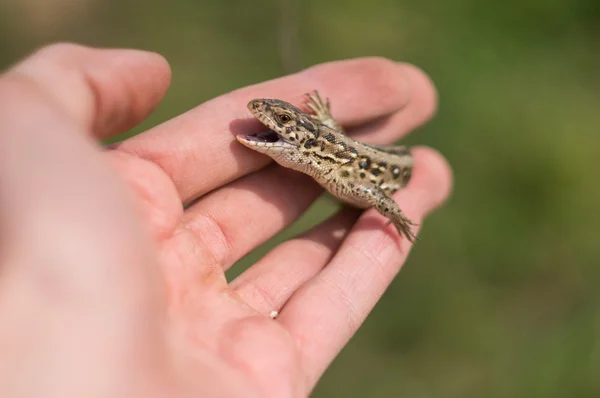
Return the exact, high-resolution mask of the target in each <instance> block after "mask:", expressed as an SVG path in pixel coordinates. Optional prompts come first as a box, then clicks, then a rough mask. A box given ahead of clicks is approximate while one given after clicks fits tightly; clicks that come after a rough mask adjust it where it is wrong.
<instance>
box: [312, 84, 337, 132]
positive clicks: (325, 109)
mask: <svg viewBox="0 0 600 398" xmlns="http://www.w3.org/2000/svg"><path fill="white" fill-rule="evenodd" d="M305 96H306V102H305V103H304V104H305V105H306V106H307V107H308V109H310V110H311V111H312V113H313V114H314V115H315V117H316V118H317V119H318V120H319V121H320V122H321V123H323V124H324V125H325V126H327V127H329V128H331V129H334V130H335V131H337V132H340V133H343V132H344V130H343V128H342V126H341V125H340V124H339V123H338V122H336V121H335V119H334V118H333V116H331V104H330V102H329V98H327V99H326V100H325V101H323V98H322V97H321V94H319V92H318V91H316V90H315V92H314V93H308V94H305Z"/></svg>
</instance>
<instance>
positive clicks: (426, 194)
mask: <svg viewBox="0 0 600 398" xmlns="http://www.w3.org/2000/svg"><path fill="white" fill-rule="evenodd" d="M412 152H413V156H414V158H415V165H414V169H413V176H412V179H411V181H410V182H409V184H408V186H407V189H406V195H408V196H410V199H409V201H410V202H411V203H413V206H417V207H418V211H419V212H420V213H422V214H423V216H425V215H427V214H429V213H431V212H432V211H434V210H435V209H436V208H438V207H439V206H441V205H442V204H443V203H444V202H445V201H446V200H447V199H448V197H449V196H450V193H451V192H452V186H453V173H452V168H451V167H450V164H449V163H448V161H447V160H446V158H444V156H443V155H442V154H441V153H440V152H438V151H437V150H435V149H432V148H429V147H423V146H421V147H415V148H413V150H412Z"/></svg>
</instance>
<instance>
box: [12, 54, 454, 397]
mask: <svg viewBox="0 0 600 398" xmlns="http://www.w3.org/2000/svg"><path fill="white" fill-rule="evenodd" d="M168 83H169V69H168V66H167V64H166V63H165V62H164V60H163V59H162V58H161V57H159V56H157V55H155V54H149V53H144V52H139V51H131V50H93V49H88V48H83V47H78V46H73V45H57V46H52V47H49V48H46V49H44V50H42V51H40V52H38V53H36V54H34V55H33V56H32V57H30V58H29V59H27V60H25V61H23V62H22V63H20V64H19V65H17V66H15V67H14V68H13V69H12V70H10V71H8V72H7V73H6V74H5V75H4V76H3V77H2V79H1V80H0V120H2V122H0V126H1V127H2V133H0V139H1V140H2V142H0V147H1V148H2V149H0V151H2V153H0V169H1V170H2V171H0V183H2V184H4V187H5V188H7V189H8V190H7V189H3V190H1V191H0V195H4V196H6V193H7V192H10V193H11V194H10V195H8V196H9V197H8V198H6V197H5V198H2V199H3V200H0V203H1V204H2V206H1V207H0V211H1V213H0V214H1V215H2V220H3V221H2V223H3V225H2V228H4V231H9V232H10V233H11V234H10V236H12V237H14V239H12V240H9V243H10V244H11V245H12V246H11V250H7V251H4V252H3V253H5V254H6V253H8V254H6V255H5V256H4V257H5V261H4V262H3V268H2V270H3V273H4V274H5V275H6V276H7V277H5V278H3V279H2V282H1V283H2V285H0V291H2V292H3V294H2V295H0V334H1V335H2V336H3V338H2V339H0V345H3V346H0V348H2V349H3V350H4V351H3V352H5V353H7V355H4V356H3V358H2V359H0V379H1V380H0V381H1V382H0V386H3V387H0V395H2V396H17V395H15V393H18V392H23V391H27V392H30V390H28V389H31V388H38V389H39V391H38V392H39V393H40V395H43V396H46V397H48V396H61V397H64V396H69V394H68V393H73V394H75V395H79V396H120V395H126V396H130V394H132V393H135V394H142V393H143V394H145V395H144V396H152V395H164V394H167V395H170V396H173V394H179V395H180V396H188V395H189V396H200V395H199V394H202V396H269V397H270V396H272V397H286V396H290V397H291V396H305V395H307V394H308V393H309V392H310V391H311V390H312V388H313V387H314V385H315V384H316V382H317V381H318V379H319V377H320V376H321V375H322V373H323V372H324V371H325V369H326V368H327V366H328V365H329V363H330V362H331V361H332V360H333V358H334V357H335V355H336V354H337V353H338V352H339V350H340V349H341V348H342V347H343V346H344V345H345V344H346V343H347V341H348V340H349V339H350V338H351V336H352V335H353V334H354V333H355V332H356V330H357V328H358V327H359V326H360V324H361V323H362V321H363V320H364V319H365V317H366V316H367V315H368V313H369V311H370V310H371V309H372V308H373V306H374V305H375V304H376V302H377V300H378V299H379V298H380V297H381V295H382V294H383V292H384V290H385V289H386V287H387V286H388V285H389V283H390V282H391V281H392V279H393V277H394V276H395V275H396V273H397V272H398V271H399V269H400V267H401V265H402V264H403V262H404V260H405V259H406V256H407V254H408V251H409V249H410V244H409V242H407V241H406V240H405V239H403V238H401V237H399V236H398V234H397V232H396V231H395V229H394V228H393V226H388V227H386V220H385V219H384V218H383V217H382V216H380V215H379V214H377V213H376V212H375V211H373V210H369V211H367V212H365V213H364V214H363V215H362V216H360V213H359V212H357V211H356V210H353V209H343V210H342V211H341V212H340V213H339V214H337V215H335V216H333V217H332V218H331V219H329V220H326V221H325V222H323V223H322V224H320V225H318V226H317V227H315V228H314V229H312V230H310V231H308V232H306V233H305V234H303V235H302V236H299V237H297V238H295V239H292V240H290V241H287V242H285V243H283V244H281V245H279V246H278V247H276V248H274V249H273V250H272V251H271V252H269V253H268V254H267V255H266V256H265V257H264V258H262V259H261V260H260V261H259V262H257V263H256V264H254V265H253V266H252V267H250V268H249V269H248V270H246V271H245V272H244V273H243V274H241V275H240V276H239V277H238V278H236V279H235V280H233V281H231V282H229V283H228V281H227V280H226V278H225V275H224V273H225V271H226V270H227V269H228V268H230V267H231V266H232V265H233V264H234V263H235V262H236V261H237V260H239V259H240V258H241V257H242V256H244V255H245V254H246V253H248V252H249V251H250V250H252V249H254V248H255V247H256V246H257V245H259V244H261V243H263V242H265V241H266V240H268V239H269V238H271V237H272V236H273V235H274V234H276V233H277V232H278V231H280V230H281V229H282V228H284V227H285V226H287V225H289V224H290V223H291V222H293V221H294V220H295V219H297V218H298V217H299V216H300V215H301V214H302V213H303V212H304V211H305V210H306V209H307V208H308V206H310V204H311V203H312V202H313V201H314V200H315V199H316V198H317V196H318V195H320V193H321V189H320V188H319V187H318V185H317V184H316V183H314V182H313V181H312V180H310V178H308V177H307V176H304V175H301V174H299V173H295V172H292V171H289V170H285V169H283V168H281V167H278V166H276V165H273V164H271V163H269V159H268V158H267V157H266V156H262V155H260V154H258V153H255V152H253V151H250V150H248V149H246V148H244V147H243V146H241V145H239V144H238V143H236V141H235V135H236V134H252V133H256V132H258V131H260V130H261V129H263V127H262V125H261V124H260V123H258V122H257V121H255V120H253V119H252V118H251V116H250V115H249V113H248V112H247V110H246V103H247V102H248V101H249V100H250V99H253V98H256V97H266V98H281V99H283V100H286V101H289V102H292V103H299V102H300V101H301V99H302V95H303V94H304V93H305V92H308V91H312V90H314V89H318V90H319V91H320V92H321V93H323V94H324V95H327V96H328V97H330V98H331V99H332V104H333V114H334V116H335V117H336V119H337V120H339V121H340V122H341V123H343V124H344V125H345V126H347V127H348V129H347V130H348V131H349V134H352V135H353V136H355V137H357V138H358V139H360V140H363V141H365V142H373V143H385V142H392V141H395V140H397V139H399V138H400V137H401V136H403V135H404V134H406V133H408V131H409V130H411V129H412V128H414V127H416V126H418V125H419V124H421V123H423V122H424V121H426V119H428V118H429V117H430V115H431V114H432V113H433V111H434V108H435V92H434V90H433V87H432V86H431V84H430V82H429V80H428V79H427V78H426V76H425V75H424V74H423V73H422V72H420V71H419V70H418V69H416V68H414V67H412V66H409V65H406V64H398V63H394V62H391V61H388V60H384V59H377V58H365V59H356V60H349V61H340V62H334V63H328V64H323V65H319V66H316V67H313V68H310V69H308V70H306V71H303V72H301V73H298V74H295V75H291V76H287V77H283V78H280V79H277V80H272V81H269V82H265V83H260V84H257V85H254V86H250V87H246V88H243V89H240V90H236V91H234V92H231V93H228V94H225V95H223V96H221V97H218V98H215V99H214V100H211V101H209V102H206V103H204V104H202V105H200V106H198V107H196V108H195V109H192V110H190V111H188V112H186V113H184V114H182V115H180V116H178V117H176V118H174V119H172V120H170V121H168V122H166V123H163V124H161V125H159V126H156V127H155V128H153V129H151V130H149V131H146V132H144V133H142V134H139V135H137V136H135V137H133V138H131V139H128V140H126V141H124V142H122V143H120V144H118V145H115V146H113V147H111V148H110V149H102V147H101V146H100V145H98V144H97V143H96V141H97V140H98V139H103V138H107V137H109V136H112V135H115V134H119V133H122V132H124V131H126V130H127V129H129V128H131V127H132V126H134V125H135V124H137V123H138V122H139V121H140V120H142V119H143V118H145V117H146V116H147V114H148V113H149V112H150V111H151V110H152V109H153V108H154V107H155V106H156V104H157V103H158V102H159V101H160V99H161V98H162V96H163V95H164V92H165V91H166V88H167V86H168ZM198 89H199V90H201V89H202V88H201V87H200V88H198ZM32 115H33V116H32ZM17 133H18V134H17ZM11 154H12V155H11ZM15 154H16V155H15ZM414 154H415V169H414V173H413V177H412V181H411V182H410V184H409V186H408V187H407V189H406V190H403V191H401V192H399V193H397V194H396V195H395V199H396V200H397V201H398V202H399V203H400V205H401V207H402V209H403V210H404V211H405V212H406V213H407V215H408V217H409V218H411V219H413V220H415V221H417V222H420V221H421V220H422V218H423V216H424V215H425V214H427V213H428V212H429V211H431V210H432V209H434V208H435V207H436V206H438V205H439V204H440V203H441V202H442V201H443V200H444V199H445V198H446V196H447V195H448V193H449V190H450V185H451V178H450V172H449V168H448V167H447V165H446V163H445V161H444V160H443V159H442V158H441V156H439V155H438V154H437V153H436V152H434V151H433V150H431V149H427V148H416V149H415V150H414ZM32 187H33V188H32ZM183 203H186V204H187V203H189V206H187V207H185V209H184V207H183V205H182V204H183ZM22 209H28V211H27V212H26V213H25V212H24V211H23V210H22ZM359 216H360V217H359ZM40 225H41V226H42V227H40ZM6 264H9V265H10V266H9V265H6ZM23 292H26V293H23ZM23 297H25V298H23ZM275 312H276V313H278V316H277V317H276V318H275V319H272V318H271V316H270V315H272V314H274V313H275ZM40 314H44V315H43V316H40ZM24 330H25V331H26V332H23V331H24ZM32 342H35V345H34V346H35V347H36V349H35V350H33V351H31V352H29V353H28V354H26V355H24V354H23V352H20V351H17V350H15V349H12V348H10V347H16V346H21V347H26V346H27V344H24V343H28V344H29V346H32V345H33V343H32ZM11 353H12V356H11ZM15 363H16V365H15ZM40 363H44V364H48V367H49V368H41V367H40V366H35V364H40ZM15 372H20V373H19V374H26V373H27V372H29V373H32V374H31V376H30V377H29V378H28V380H29V381H31V380H40V382H39V383H37V384H36V386H35V387H32V386H31V383H29V384H23V383H24V382H23V378H21V377H15V376H14V375H15V374H17V373H15ZM50 380H51V381H52V382H50ZM44 381H46V382H45V383H44ZM2 388H4V389H5V391H3V390H1V389H2ZM52 389H54V390H52ZM90 392H94V395H91V394H90Z"/></svg>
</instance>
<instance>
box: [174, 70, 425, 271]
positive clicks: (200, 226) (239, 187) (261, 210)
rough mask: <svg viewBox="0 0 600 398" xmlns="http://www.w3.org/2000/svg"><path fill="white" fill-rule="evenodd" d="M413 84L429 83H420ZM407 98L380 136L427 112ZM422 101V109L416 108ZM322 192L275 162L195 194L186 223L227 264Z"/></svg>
mask: <svg viewBox="0 0 600 398" xmlns="http://www.w3.org/2000/svg"><path fill="white" fill-rule="evenodd" d="M412 70H413V69H411V71H412ZM414 70H416V69H414ZM413 75H414V76H418V74H415V73H413ZM417 81H418V80H417ZM414 87H416V88H418V89H419V90H427V89H428V87H420V86H419V85H416V86H414ZM430 90H431V89H430ZM419 96H420V94H419V95H417V99H419V98H420V97H419ZM411 102H412V98H409V99H408V101H407V104H406V106H405V107H403V109H402V110H400V111H398V112H397V113H409V115H406V116H404V118H398V119H397V120H395V121H394V124H395V125H397V127H396V128H388V129H386V131H385V132H384V133H382V134H378V138H379V140H381V141H384V142H391V141H395V140H397V139H398V138H399V137H400V136H402V135H404V134H406V132H407V131H406V130H405V129H404V128H405V127H406V124H405V123H404V121H405V120H412V121H413V124H414V125H416V124H417V123H422V122H424V121H425V118H426V117H428V116H429V115H430V114H431V112H432V111H431V109H427V105H426V104H424V103H423V102H422V101H419V103H418V105H420V107H419V108H416V107H414V106H413V105H412V104H411ZM432 104H434V102H432ZM429 106H432V105H429ZM423 107H424V108H426V109H425V110H423V109H421V108H423ZM413 113H414V114H415V115H412V114H413ZM255 174H256V173H255ZM282 176H284V177H283V178H282ZM321 192H322V189H320V188H318V187H317V184H315V183H314V182H311V181H310V179H309V178H307V177H306V176H302V177H300V176H299V173H295V172H291V173H290V172H289V171H288V172H284V173H283V174H282V173H280V172H278V171H277V168H276V169H275V170H268V172H264V173H263V172H261V173H259V174H258V175H254V174H251V175H250V176H246V177H244V178H241V179H239V180H238V181H235V182H233V183H231V184H229V185H228V186H226V189H225V190H223V191H222V192H220V191H215V192H213V193H211V194H209V195H208V197H205V198H202V199H200V201H198V202H197V203H195V204H194V205H193V206H191V207H190V208H189V209H188V211H187V212H186V215H185V225H186V226H187V227H188V228H189V229H190V230H191V231H192V232H193V233H194V236H195V237H196V239H197V241H198V244H199V245H201V246H202V247H204V248H205V250H204V251H203V252H205V253H206V252H208V253H211V257H212V259H213V261H214V264H215V265H218V266H220V267H221V268H223V269H228V268H229V267H230V266H231V265H232V264H233V263H234V262H235V261H237V260H238V259H240V258H241V257H242V256H243V255H245V254H246V253H248V252H249V251H250V250H252V249H253V248H255V247H256V246H257V245H259V244H261V243H263V242H265V241H266V240H267V239H269V238H270V237H272V236H273V235H274V234H276V233H277V232H279V231H280V230H281V229H282V228H284V227H285V226H287V225H289V224H290V223H291V222H292V221H294V220H295V219H296V218H297V217H299V216H300V214H302V212H304V210H306V208H307V207H308V206H309V205H310V203H312V201H313V200H315V199H316V198H317V196H318V195H319V194H320V193H321ZM274 204H275V205H276V206H275V207H273V205H274ZM240 220H244V222H243V223H241V222H240ZM206 231H211V232H210V233H206ZM234 243H235V244H234Z"/></svg>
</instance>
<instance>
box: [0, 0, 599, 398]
mask: <svg viewBox="0 0 600 398" xmlns="http://www.w3.org/2000/svg"><path fill="white" fill-rule="evenodd" d="M296 33H297V35H296ZM58 40H68V41H74V42H79V43H84V44H90V45H96V46H111V47H135V48H142V49H149V50H153V51H157V52H159V53H161V54H163V55H164V56H165V57H166V58H167V59H168V60H169V62H170V64H171V66H172V69H173V84H172V87H171V89H170V91H169V92H168V95H167V97H166V99H165V100H164V102H163V103H162V105H161V106H160V107H159V108H158V109H157V111H156V112H155V113H154V114H153V115H152V116H151V117H150V119H149V120H148V121H147V122H145V123H144V124H143V125H142V126H141V127H140V128H139V129H138V130H136V131H140V130H141V129H144V128H147V127H149V126H152V125H155V124H157V123H160V122H162V121H164V120H167V119H169V118H172V117H174V116H176V115H177V114H179V113H182V112H185V111H186V110H187V109H189V108H192V107H194V106H196V105H198V104H200V103H201V102H203V101H205V100H208V99H210V98H212V97H214V96H216V95H219V94H222V93H225V92H227V91H230V90H233V89H235V88H238V87H241V86H245V85H248V84H252V83H255V82H259V81H263V80H266V79H270V78H273V77H277V76H280V75H282V74H284V73H286V71H288V70H289V67H288V66H286V63H288V62H291V63H292V64H293V65H297V64H294V62H300V63H301V64H300V65H301V66H302V67H306V66H309V65H313V64H316V63H320V62H325V61H328V60H334V59H342V58H351V57H358V56H366V55H380V56H385V57H389V58H392V59H395V60H402V61H407V62H411V63H414V64H416V65H418V66H420V67H422V68H423V69H424V70H425V71H426V72H427V73H428V74H429V75H430V76H431V77H432V79H433V80H434V81H435V83H436V85H437V88H438V90H439V93H440V108H439V113H438V114H437V116H436V117H435V119H434V120H433V121H432V122H431V123H429V124H428V125H427V126H425V127H424V128H421V129H419V131H417V132H416V133H415V134H413V135H412V136H411V137H410V138H409V142H410V143H419V144H426V145H430V146H432V147H434V148H437V149H439V150H440V151H441V152H442V153H444V154H445V156H446V157H447V158H448V159H449V161H450V162H451V164H452V165H453V167H454V171H455V179H456V185H455V192H454V195H453V197H452V199H451V201H450V202H449V203H448V204H447V205H446V206H445V207H444V208H442V209H441V210H440V211H438V212H437V213H435V214H434V215H433V216H432V217H431V218H430V219H428V220H427V222H426V224H425V228H424V230H423V231H422V235H421V236H422V240H421V241H420V242H419V243H418V244H417V245H416V247H415V249H414V251H413V253H412V255H411V256H410V258H409V260H408V262H407V264H406V266H405V267H404V269H403V271H402V272H401V273H400V277H398V278H397V279H396V280H395V282H394V283H393V284H392V286H391V287H390V288H389V290H388V291H387V293H386V294H385V296H384V298H383V300H382V301H381V302H380V303H379V305H378V306H377V307H376V308H375V310H374V311H373V312H372V314H371V315H370V316H369V318H368V319H367V321H366V322H365V324H364V326H363V327H362V328H361V330H360V331H359V333H358V334H357V335H356V337H355V338H354V339H353V340H352V341H351V342H350V344H349V345H348V346H347V348H346V349H345V350H344V351H343V352H342V353H341V354H340V356H339V357H338V358H337V360H336V361H335V362H334V363H333V365H332V366H331V368H330V369H329V370H328V372H327V373H326V374H325V376H324V377H323V379H322V380H321V382H320V383H319V385H318V386H317V388H316V390H315V392H314V396H315V397H329V396H347V397H354V396H356V397H363V396H382V397H383V396H404V397H597V396H600V290H599V289H598V287H599V286H600V270H599V268H598V265H599V264H600V244H599V243H598V236H599V232H598V229H599V225H598V224H599V222H600V218H599V217H598V214H599V213H600V166H599V156H598V154H599V152H600V135H599V133H600V131H599V130H600V2H599V1H598V0H523V1H510V0H508V1H504V2H491V1H488V2H486V1H476V0H454V1H444V0H421V1H420V2H417V1H408V0H396V1H391V0H381V1H372V2H368V1H364V0H350V1H332V0H304V1H302V2H293V1H291V0H281V1H266V0H255V1H240V0H230V1H222V2H217V1H210V2H208V1H207V2H200V1H192V0H184V1H171V2H167V1H160V0H120V1H116V0H110V1H102V0H45V1H40V0H20V1H17V0H14V1H11V0H4V2H1V3H0V67H6V66H8V65H9V64H10V63H12V62H14V61H16V60H17V59H19V58H20V57H22V56H24V55H25V54H27V53H29V52H31V51H32V50H34V49H35V48H37V47H39V46H40V45H42V44H45V43H49V42H53V41H58ZM282 43H287V44H284V45H282ZM290 50H291V51H290ZM332 203H333V202H332V201H328V200H320V201H319V202H317V204H316V205H315V206H314V207H313V208H312V209H311V210H310V211H309V213H308V214H306V216H305V217H303V218H302V219H301V220H300V221H299V222H298V223H296V224H295V225H294V226H293V227H292V228H290V229H288V230H286V231H284V233H282V234H281V235H280V236H278V237H277V238H276V239H275V240H273V241H272V242H269V244H267V245H265V246H264V247H261V248H260V249H259V250H257V251H256V252H255V253H252V254H251V255H249V256H248V257H247V258H245V259H244V261H242V263H241V264H240V266H239V267H237V268H236V270H235V271H234V272H239V271H240V270H241V269H243V268H244V267H246V266H248V265H249V264H250V263H252V261H254V260H256V259H257V258H259V257H260V256H261V255H262V254H263V253H264V252H265V251H266V250H267V249H268V248H269V247H271V246H272V245H273V244H274V243H276V242H279V241H281V240H283V239H286V238H289V237H290V236H292V235H294V234H296V233H298V231H300V230H303V229H306V228H307V227H308V226H310V225H313V224H315V223H317V222H318V221H319V220H321V219H323V218H324V217H326V216H327V215H328V214H331V213H332V212H333V211H335V207H334V205H333V204H332Z"/></svg>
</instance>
